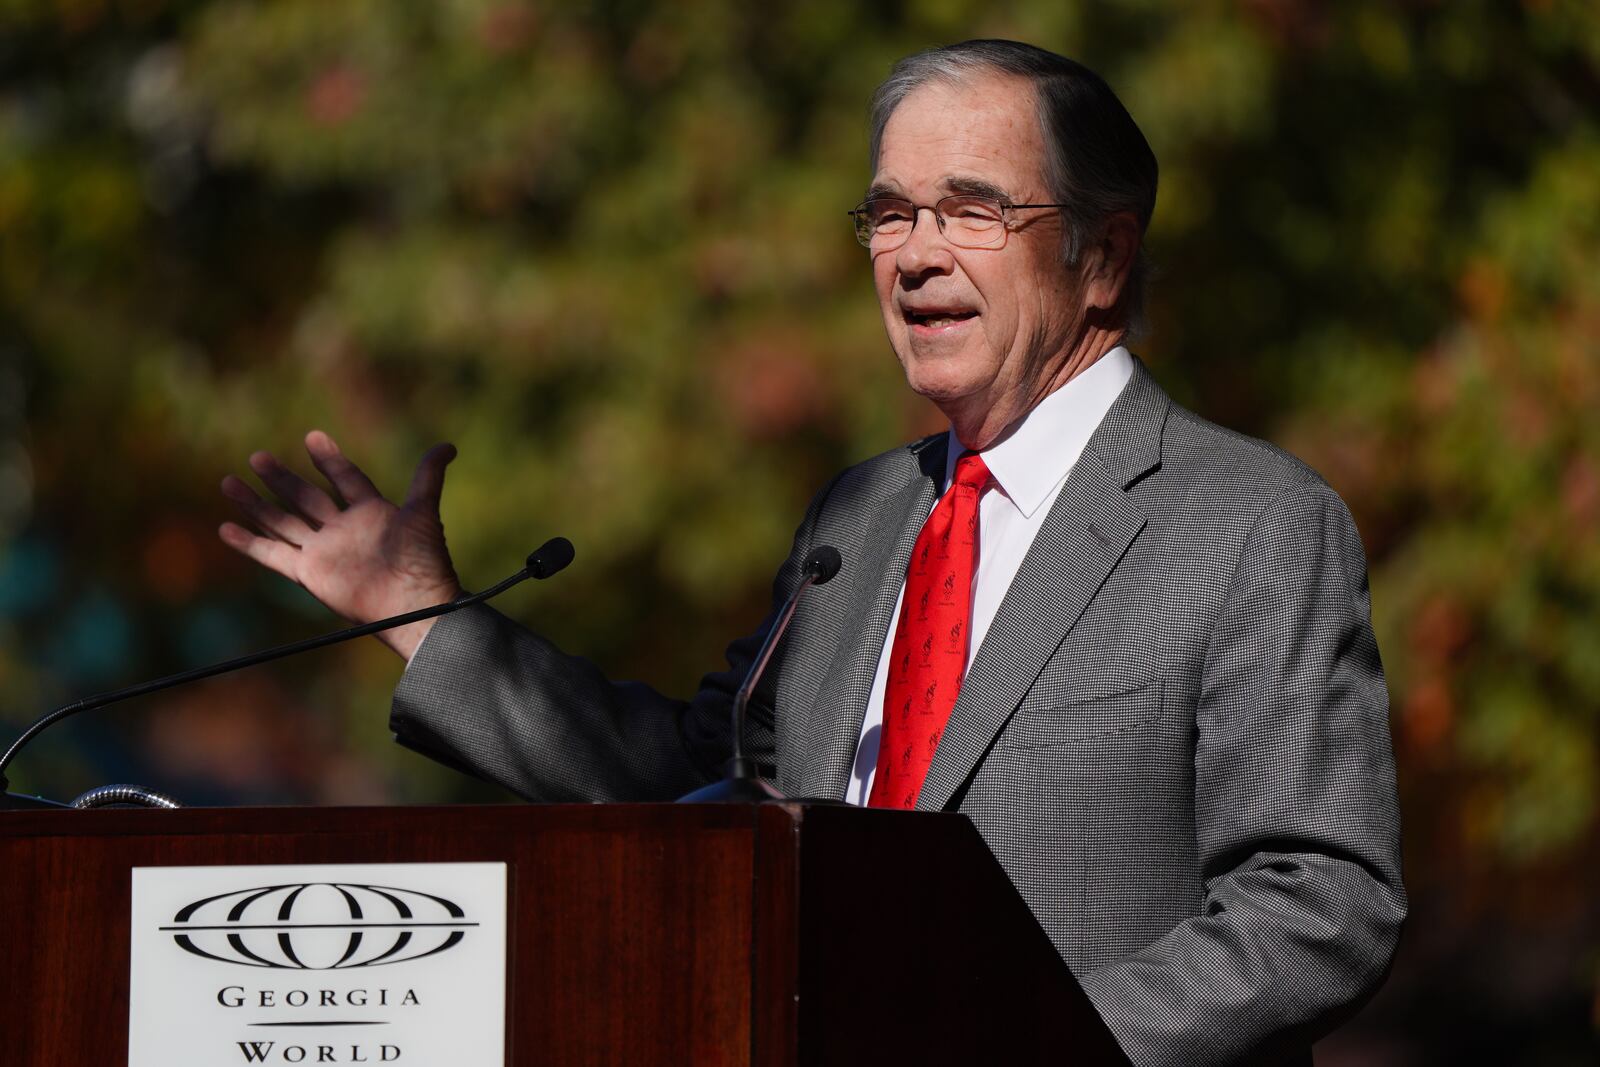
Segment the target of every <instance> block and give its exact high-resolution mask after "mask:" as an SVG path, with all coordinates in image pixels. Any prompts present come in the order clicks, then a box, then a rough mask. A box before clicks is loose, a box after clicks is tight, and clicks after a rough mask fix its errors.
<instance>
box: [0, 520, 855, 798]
mask: <svg viewBox="0 0 1600 1067" xmlns="http://www.w3.org/2000/svg"><path fill="white" fill-rule="evenodd" d="M839 567H840V559H839V550H838V549H836V548H834V547H833V546H832V545H822V546H820V547H818V548H815V549H813V550H812V552H811V554H810V555H809V556H807V557H806V561H805V563H804V564H802V566H801V572H800V573H801V578H800V585H799V586H798V587H797V588H796V589H795V591H794V592H793V593H792V594H791V595H790V597H789V599H788V601H787V602H786V603H785V604H784V605H783V611H782V612H780V613H779V614H778V618H777V619H776V620H775V621H774V622H773V624H772V629H770V630H768V631H767V639H766V640H765V641H763V642H761V648H760V650H759V651H757V652H756V658H755V661H754V662H753V663H751V665H750V671H749V673H747V674H746V675H745V676H744V684H743V685H741V686H739V691H738V692H737V693H735V694H734V696H733V746H732V747H733V756H732V758H731V759H729V760H728V762H727V763H725V764H723V766H722V773H723V778H722V781H720V782H712V783H711V784H710V785H708V786H703V787H701V788H700V789H696V790H695V791H694V792H693V793H690V794H688V795H687V796H684V797H680V798H679V800H678V803H680V804H756V803H760V802H761V801H763V800H784V799H786V798H785V797H784V795H783V794H782V793H780V792H778V790H777V789H776V788H775V787H774V786H773V785H772V783H771V782H767V781H764V780H763V779H762V778H761V777H760V775H759V774H758V773H757V771H756V764H755V761H754V760H752V759H749V758H747V757H746V756H745V754H744V723H745V718H746V709H748V708H749V706H750V696H751V694H752V693H754V692H755V691H756V683H757V682H759V681H761V675H762V673H763V672H764V671H765V670H766V669H767V661H768V660H770V659H771V658H772V651H773V649H775V648H777V647H778V642H779V641H781V640H782V639H783V634H784V631H785V630H787V629H788V628H789V620H790V619H792V618H794V609H795V608H796V607H798V606H799V605H800V595H801V594H802V593H804V592H805V591H806V590H807V589H809V588H811V587H812V586H813V585H821V584H822V583H823V582H826V581H827V580H828V579H829V578H832V577H833V576H834V575H835V574H838V573H839ZM0 769H3V766H0Z"/></svg>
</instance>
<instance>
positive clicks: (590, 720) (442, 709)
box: [389, 486, 831, 801]
mask: <svg viewBox="0 0 1600 1067" xmlns="http://www.w3.org/2000/svg"><path fill="white" fill-rule="evenodd" d="M830 488H831V486H830ZM827 492H828V490H827V489H824V490H823V492H822V493H820V494H818V496H817V497H816V499H815V500H813V501H812V503H811V506H810V508H809V509H807V512H806V515H805V518H804V520H803V521H802V522H801V524H800V528H799V529H798V530H797V531H796V533H795V540H794V547H793V549H792V551H791V552H790V554H789V558H788V559H787V560H786V561H785V562H784V564H783V567H782V568H781V569H780V570H779V571H778V575H777V577H776V579H774V581H773V586H772V610H771V611H770V612H769V614H768V616H767V618H766V619H765V620H764V621H763V622H762V624H761V626H760V627H759V628H758V629H757V630H756V632H755V633H753V634H751V635H749V636H748V637H744V638H741V639H739V640H737V641H734V642H733V643H732V644H731V645H729V646H728V650H727V667H726V669H724V670H720V671H715V672H713V673H711V674H708V675H706V676H705V677H704V678H703V679H702V680H701V683H700V688H699V691H698V692H697V693H696V694H695V695H694V697H692V698H691V699H689V700H676V699H673V698H671V697H668V696H665V695H663V694H661V693H658V692H657V691H656V690H654V689H652V688H650V687H649V686H647V685H644V684H642V683H638V682H613V681H611V680H609V679H608V678H606V677H605V675H604V674H603V673H602V672H601V671H600V669H599V668H598V667H597V666H595V665H594V664H593V663H591V662H589V661H588V660H586V659H583V658H581V657H578V656H573V655H569V654H567V653H565V652H563V651H561V649H559V648H557V647H556V645H555V644H554V643H552V642H551V641H549V640H548V639H546V638H545V637H542V636H540V635H539V634H536V633H534V632H533V631H531V630H529V629H527V628H526V627H524V626H521V625H520V624H518V623H516V622H513V621H512V620H510V619H508V618H506V617H505V616H504V615H502V614H501V613H499V612H498V611H495V610H494V609H493V608H490V607H487V606H484V605H478V606H475V607H472V608H467V609H464V610H462V611H458V612H456V613H454V614H452V615H447V616H445V617H444V618H442V619H440V620H439V621H438V622H437V623H436V624H435V625H434V627H433V629H432V630H430V631H429V633H428V635H427V637H426V639H425V640H424V641H423V642H422V645H421V646H420V647H419V648H418V649H417V653H416V655H415V656H413V657H412V659H411V662H410V663H409V664H408V665H407V667H406V671H405V674H404V676H403V677H402V678H401V680H400V685H399V686H398V688H396V690H395V694H394V701H393V704H392V706H391V709H390V715H389V725H390V728H391V729H392V730H393V731H394V736H395V740H396V741H398V742H400V743H401V744H402V745H405V746H406V747H408V748H411V749H414V750H416V751H417V752H420V753H422V754H423V755H426V756H429V757H430V758H432V759H435V760H437V761H439V762H441V763H444V764H446V765H447V766H451V767H455V768H456V769H457V770H461V771H464V772H465V773H468V774H471V775H474V776H476V777H479V778H484V779H487V780H488V781H492V782H496V783H498V784H500V785H503V786H505V787H506V788H507V789H510V790H511V791H512V792H514V793H516V794H518V795H519V796H522V797H524V798H526V799H529V800H540V801H597V800H599V801H650V800H671V799H673V798H675V797H679V796H682V795H683V794H685V793H687V792H690V791H691V790H693V789H696V788H698V787H700V786H702V785H705V784H706V783H708V782H711V781H714V780H715V779H717V778H718V777H720V776H721V768H722V764H723V762H724V761H725V760H726V759H727V758H728V756H729V754H730V751H731V744H730V738H731V730H732V723H731V716H732V710H733V695H734V693H735V692H736V691H737V689H738V687H739V685H740V683H741V682H743V681H744V676H745V674H746V673H747V672H748V671H749V669H750V664H751V662H752V661H753V659H754V657H755V654H756V652H757V650H758V649H759V648H760V647H761V643H762V641H763V640H765V638H766V634H767V631H768V630H769V629H770V628H771V626H772V624H773V622H774V620H775V618H776V616H777V612H778V610H779V608H780V607H781V606H782V604H783V602H784V601H785V600H787V599H788V597H789V594H790V593H792V592H793V591H794V589H795V587H796V586H797V585H798V584H799V581H800V574H801V566H802V563H803V561H804V559H805V556H806V554H807V552H809V551H810V547H811V538H812V532H813V530H814V528H815V525H816V521H817V515H818V513H819V512H820V510H821V508H822V503H823V500H824V499H825V497H826V495H827ZM780 653H781V648H780ZM772 666H774V667H775V666H776V664H775V663H774V664H773V665H772ZM775 675H776V671H774V670H769V671H768V672H767V674H766V676H765V677H764V678H763V681H762V684H761V686H760V687H758V689H757V690H756V692H755V693H754V694H752V697H751V701H750V707H749V720H748V724H747V726H746V729H745V737H744V743H745V751H746V754H747V755H748V756H750V757H751V758H753V759H755V760H756V762H757V764H758V765H759V766H760V767H761V768H762V770H763V773H764V774H768V775H773V776H775V774H776V770H775V758H774V750H775V737H776V727H775V720H774V711H773V685H774V679H775Z"/></svg>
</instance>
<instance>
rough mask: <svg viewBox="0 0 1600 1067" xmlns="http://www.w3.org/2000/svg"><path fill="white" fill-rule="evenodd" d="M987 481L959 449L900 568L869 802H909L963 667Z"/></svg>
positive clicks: (975, 460) (974, 458) (973, 457)
mask: <svg viewBox="0 0 1600 1067" xmlns="http://www.w3.org/2000/svg"><path fill="white" fill-rule="evenodd" d="M991 480H992V477H991V475H990V474H989V468H988V467H986V466H984V463H983V457H982V456H979V455H978V454H977V453H975V452H963V453H962V454H961V458H960V459H958V460H956V473H955V478H954V479H952V481H951V484H950V491H949V492H947V493H945V495H944V497H943V498H942V499H941V500H940V501H939V503H938V504H936V505H935V506H934V509H933V513H932V514H931V515H929V516H928V521H927V522H926V523H925V524H923V527H922V533H921V534H919V535H918V536H917V545H916V547H915V548H914V549H912V551H911V565H910V566H909V567H907V568H906V591H905V595H904V597H903V598H902V599H901V602H900V625H899V626H898V627H897V628H896V629H895V633H894V647H893V648H892V649H891V650H890V653H889V655H890V659H889V682H888V685H887V686H886V687H885V690H884V695H883V732H882V733H881V734H880V735H879V741H878V769H877V772H876V773H875V774H874V776H873V779H872V796H871V797H870V798H869V799H868V801H867V803H868V805H869V806H870V807H874V808H912V807H915V806H916V803H917V794H918V793H919V792H921V791H922V780H923V779H924V778H926V777H927V775H928V764H929V763H931V762H933V751H934V749H936V748H938V747H939V738H940V736H942V735H943V734H944V727H945V723H946V722H947V721H948V720H949V718H950V709H951V708H953V707H955V706H956V694H958V693H959V692H960V691H961V677H962V675H964V674H965V673H966V670H967V637H968V635H967V629H968V627H969V625H970V624H971V622H972V575H973V573H974V572H975V571H976V570H977V566H978V498H979V497H981V496H982V495H983V492H984V490H985V489H987V488H988V487H989V485H990V482H991Z"/></svg>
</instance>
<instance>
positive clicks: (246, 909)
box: [161, 882, 478, 971]
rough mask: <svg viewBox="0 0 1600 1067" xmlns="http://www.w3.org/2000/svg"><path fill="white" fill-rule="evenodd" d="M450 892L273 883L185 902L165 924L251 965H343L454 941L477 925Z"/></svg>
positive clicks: (391, 958) (426, 951)
mask: <svg viewBox="0 0 1600 1067" xmlns="http://www.w3.org/2000/svg"><path fill="white" fill-rule="evenodd" d="M477 925H478V924H477V923H475V922H468V921H467V918H466V913H465V912H463V911H462V910H461V908H460V906H459V905H457V904H455V903H454V902H453V901H449V900H446V899H445V898H444V897H439V896H434V895H433V894H431V893H422V892H418V891H417V890H414V889H399V888H396V887H395V886H381V885H355V884H352V883H348V882H307V883H302V884H298V885H269V886H259V887H257V888H254V889H239V890H235V891H234V892H231V893H221V894H218V895H217V896H212V897H206V898H205V899H204V900H197V901H195V902H194V903H192V904H188V905H185V906H184V907H183V908H181V909H180V910H179V911H178V913H177V914H176V915H174V916H173V917H172V923H171V925H168V926H163V927H161V930H163V931H167V932H170V933H171V934H172V935H173V940H174V941H176V942H177V944H178V947H180V948H182V949H183V950H184V951H186V952H192V953H194V954H195V955H196V956H203V957H205V958H206V959H209V960H218V961H220V962H222V963H235V964H240V965H242V966H246V967H268V968H273V969H277V970H300V971H342V970H348V969H350V968H352V967H378V966H382V965H384V964H389V963H401V962H403V961H405V960H415V959H421V958H422V957H424V956H433V955H436V954H438V953H440V952H444V951H446V950H447V949H451V948H454V947H455V946H456V945H458V944H460V943H461V940H462V939H463V938H464V937H466V935H467V930H468V929H469V928H471V927H474V926H477Z"/></svg>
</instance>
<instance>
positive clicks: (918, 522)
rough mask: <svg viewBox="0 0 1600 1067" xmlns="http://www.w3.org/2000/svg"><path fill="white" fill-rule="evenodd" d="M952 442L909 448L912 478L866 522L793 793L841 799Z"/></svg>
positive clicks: (929, 442)
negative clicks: (892, 623)
mask: <svg viewBox="0 0 1600 1067" xmlns="http://www.w3.org/2000/svg"><path fill="white" fill-rule="evenodd" d="M948 440H949V438H948V436H947V435H945V434H939V435H938V436H937V437H934V438H930V439H928V440H926V441H924V442H922V443H921V444H920V447H914V448H913V449H912V454H913V455H914V456H915V458H916V463H917V466H916V468H915V469H914V470H913V471H912V472H911V476H910V478H909V480H908V481H907V482H906V484H905V485H904V486H903V487H901V488H900V489H899V490H898V491H896V492H894V493H892V494H891V495H889V496H888V497H887V498H885V499H884V501H883V502H882V503H881V504H879V505H878V508H877V511H876V512H875V513H874V514H873V516H872V519H871V522H870V523H869V524H868V527H867V534H866V537H865V539H864V540H863V541H862V544H861V549H860V558H859V560H858V562H857V567H856V574H857V575H858V577H857V579H856V581H855V584H854V586H853V587H852V589H851V592H850V601H849V605H848V607H847V608H846V611H845V617H844V624H843V626H842V627H841V628H840V631H839V632H840V633H841V634H842V635H844V636H843V639H842V640H841V641H840V643H839V648H838V651H837V652H836V653H835V654H834V657H833V662H832V663H831V664H830V665H829V667H828V673H827V678H826V680H825V681H824V682H823V684H822V688H821V690H820V691H819V692H818V694H817V699H816V701H815V702H814V703H813V704H812V706H811V711H810V714H809V715H808V716H807V719H806V725H805V731H804V734H803V740H802V762H801V770H800V774H799V776H798V779H797V781H796V782H795V785H794V790H793V791H794V792H796V793H798V794H799V795H801V796H815V797H827V798H829V799H842V798H843V797H844V791H845V787H846V786H847V785H848V784H849V781H850V768H851V766H852V765H853V764H854V762H855V758H856V748H857V747H858V745H859V742H860V740H861V723H862V720H863V719H865V718H866V712H867V698H868V697H869V696H870V695H871V693H872V680H873V678H874V676H875V675H876V674H877V670H878V657H879V656H880V655H881V654H882V652H883V642H884V638H885V636H886V635H887V634H888V632H889V619H890V617H891V616H892V615H893V614H894V605H895V600H896V599H897V598H898V597H899V595H900V587H901V585H902V584H903V583H904V582H905V574H906V565H907V564H908V563H909V562H910V559H911V550H912V548H913V547H915V545H916V542H917V534H918V533H920V532H921V530H922V524H923V523H924V522H925V521H926V520H927V517H928V512H929V510H930V509H931V508H932V507H933V502H934V499H935V497H936V496H937V494H938V491H939V487H940V483H941V482H942V481H943V479H944V468H945V453H946V452H947V451H948V447H947V442H948ZM847 566H848V564H847Z"/></svg>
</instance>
